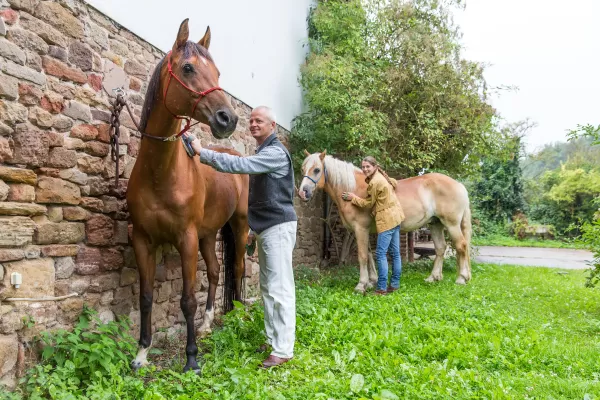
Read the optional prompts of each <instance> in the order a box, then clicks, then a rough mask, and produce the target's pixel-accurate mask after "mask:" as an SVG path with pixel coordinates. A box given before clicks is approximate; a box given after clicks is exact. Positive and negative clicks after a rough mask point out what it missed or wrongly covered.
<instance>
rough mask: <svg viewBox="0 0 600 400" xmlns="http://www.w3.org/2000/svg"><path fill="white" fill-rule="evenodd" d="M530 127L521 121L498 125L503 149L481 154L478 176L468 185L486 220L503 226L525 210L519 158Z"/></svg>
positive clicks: (529, 124) (528, 122) (477, 209)
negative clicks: (517, 213)
mask: <svg viewBox="0 0 600 400" xmlns="http://www.w3.org/2000/svg"><path fill="white" fill-rule="evenodd" d="M533 126H534V124H533V123H531V122H530V121H521V122H518V123H514V124H509V125H507V126H505V127H504V128H502V129H501V133H502V135H503V140H502V142H503V143H504V144H503V148H504V150H505V151H504V152H502V153H498V154H490V155H488V156H487V157H485V158H484V159H483V161H482V163H481V170H480V174H479V177H478V179H476V180H474V182H472V183H471V184H470V185H469V186H470V189H471V190H470V194H471V200H472V202H473V204H474V208H475V210H476V212H479V213H481V214H482V215H480V217H482V218H485V220H486V222H493V223H495V224H499V225H504V224H506V223H507V222H508V221H509V220H510V218H511V217H512V216H513V215H514V214H515V213H516V212H517V211H519V210H521V211H525V209H526V203H525V198H524V196H523V172H522V170H521V165H520V159H521V157H522V155H523V152H524V149H523V144H522V139H523V137H524V136H525V135H526V133H527V131H529V130H530V129H531V128H532V127H533Z"/></svg>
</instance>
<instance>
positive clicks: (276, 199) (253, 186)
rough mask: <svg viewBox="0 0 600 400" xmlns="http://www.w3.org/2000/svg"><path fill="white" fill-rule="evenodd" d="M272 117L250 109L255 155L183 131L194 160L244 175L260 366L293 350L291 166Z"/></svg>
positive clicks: (274, 363)
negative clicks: (261, 341) (255, 266)
mask: <svg viewBox="0 0 600 400" xmlns="http://www.w3.org/2000/svg"><path fill="white" fill-rule="evenodd" d="M275 131H276V122H275V115H274V114H273V111H272V110H271V109H270V108H268V107H265V106H260V107H257V108H255V109H254V110H252V114H251V115H250V133H251V134H252V137H254V139H256V145H257V150H256V154H255V155H252V156H248V157H239V156H234V155H230V154H224V153H218V152H215V151H212V150H208V149H203V148H202V146H201V145H200V141H199V140H198V139H196V138H193V137H192V136H189V135H187V134H186V140H191V139H192V138H193V141H191V146H192V148H193V149H194V151H195V152H196V154H200V162H202V163H203V164H207V165H210V166H212V167H213V168H215V169H216V170H218V171H221V172H228V173H232V174H250V193H249V196H248V224H249V225H250V229H251V231H250V235H251V236H252V237H254V235H256V238H257V239H258V240H257V243H258V263H259V265H260V289H261V293H262V298H263V302H264V305H265V332H266V336H267V345H263V346H261V348H260V349H259V350H261V351H266V350H267V348H268V345H270V346H272V352H271V354H270V355H269V357H268V358H267V359H266V360H265V361H263V363H262V366H263V368H270V367H274V366H277V365H281V364H283V363H285V362H287V361H289V360H290V359H291V358H292V357H293V355H294V354H293V353H294V341H295V332H296V290H295V286H294V273H293V269H292V252H293V249H294V246H295V245H296V226H297V220H298V218H297V217H296V211H295V210H294V170H293V167H292V159H291V157H290V154H289V152H288V151H287V149H286V148H285V146H284V145H283V144H282V143H281V142H280V141H279V139H277V135H276V134H275Z"/></svg>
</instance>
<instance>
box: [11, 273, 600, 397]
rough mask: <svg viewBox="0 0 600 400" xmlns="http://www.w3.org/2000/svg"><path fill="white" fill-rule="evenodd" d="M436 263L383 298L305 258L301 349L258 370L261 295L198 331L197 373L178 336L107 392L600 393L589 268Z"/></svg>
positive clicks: (599, 345)
mask: <svg viewBox="0 0 600 400" xmlns="http://www.w3.org/2000/svg"><path fill="white" fill-rule="evenodd" d="M430 266H431V263H430V262H421V263H415V264H413V265H412V266H411V267H412V269H409V268H406V267H405V271H404V273H403V276H402V284H401V290H400V291H398V292H396V293H394V294H392V295H389V296H385V297H376V296H370V295H368V296H363V295H359V294H355V293H353V288H354V286H355V285H356V283H357V279H358V271H357V269H356V268H353V267H352V268H344V269H341V270H338V271H336V272H331V273H326V274H322V275H318V274H316V273H314V272H311V271H310V270H305V269H299V270H298V275H299V276H298V279H297V311H298V324H297V342H296V354H295V358H294V359H293V360H292V361H291V362H289V363H288V364H286V365H285V366H282V367H279V368H277V369H273V370H269V371H264V370H260V369H257V366H258V365H259V363H260V362H261V361H262V359H263V358H264V357H265V355H261V354H257V353H255V349H256V348H257V347H258V346H259V345H260V344H261V343H262V341H263V337H262V335H261V330H262V327H263V321H262V310H261V308H260V307H259V306H258V305H255V306H253V307H251V308H250V309H249V310H245V309H243V308H242V309H237V310H235V311H233V312H232V313H230V314H228V315H227V316H225V317H224V325H223V327H222V328H221V329H218V330H216V331H215V332H214V333H213V335H212V336H211V337H210V338H208V339H205V340H204V341H203V342H202V345H203V351H204V352H203V355H202V356H201V365H202V374H201V375H200V376H195V375H193V374H191V373H189V374H186V375H183V374H181V373H180V372H179V371H181V368H182V365H181V362H182V361H183V357H182V352H183V347H184V343H183V342H179V344H178V348H179V354H173V355H172V356H170V357H167V358H171V359H172V360H173V361H172V362H171V365H170V368H165V369H162V370H159V369H147V370H146V371H145V372H144V373H143V375H142V376H136V377H125V378H123V377H113V378H111V379H108V380H107V381H106V397H103V398H120V399H134V398H135V399H147V400H157V399H174V400H180V399H302V400H306V399H599V398H600V382H599V379H600V291H598V290H591V289H586V288H584V287H583V283H584V280H585V273H584V272H583V271H559V270H555V269H546V268H524V267H510V266H503V267H500V266H496V265H489V264H474V265H473V280H472V281H471V283H470V284H469V285H467V286H457V285H455V284H454V278H455V272H454V271H452V270H450V271H448V269H446V270H445V272H446V273H445V280H444V281H442V282H440V283H437V284H426V283H425V282H424V281H423V278H425V277H426V276H427V274H428V272H429V268H430ZM164 356H165V354H163V357H164ZM110 394H114V395H115V397H110V396H109V395H110ZM0 397H1V396H0ZM99 398H100V397H99Z"/></svg>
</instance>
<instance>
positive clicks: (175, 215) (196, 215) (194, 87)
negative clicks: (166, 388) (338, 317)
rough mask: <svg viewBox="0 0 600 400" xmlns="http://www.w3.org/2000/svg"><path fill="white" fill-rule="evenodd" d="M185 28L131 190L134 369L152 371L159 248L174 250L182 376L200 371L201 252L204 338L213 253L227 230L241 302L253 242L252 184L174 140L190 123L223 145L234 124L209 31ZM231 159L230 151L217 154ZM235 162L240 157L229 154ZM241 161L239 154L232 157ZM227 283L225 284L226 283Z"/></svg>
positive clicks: (164, 68)
mask: <svg viewBox="0 0 600 400" xmlns="http://www.w3.org/2000/svg"><path fill="white" fill-rule="evenodd" d="M188 34H189V31H188V20H187V19H186V20H185V21H183V23H182V24H181V26H180V28H179V33H178V34H177V39H176V41H175V44H174V45H173V49H172V51H171V52H170V53H169V54H167V55H166V56H165V58H163V59H162V60H161V61H160V62H159V63H158V64H157V66H156V68H155V70H154V73H153V75H152V78H151V81H150V83H149V85H148V91H147V94H146V99H145V103H144V109H143V111H142V117H141V121H140V131H141V132H142V135H143V140H142V141H141V146H140V150H139V155H138V158H137V161H136V163H135V166H134V168H133V171H132V173H131V178H130V180H129V186H128V189H127V205H128V208H129V212H130V213H131V220H132V222H133V233H132V242H133V249H134V251H135V257H136V261H137V265H138V270H139V274H140V313H141V329H140V341H139V345H140V348H139V351H138V355H137V357H136V358H135V360H134V361H133V362H132V366H133V368H134V369H137V368H140V367H142V366H144V365H146V364H147V363H148V361H147V354H148V350H149V348H150V346H151V344H152V333H151V329H152V324H151V314H152V295H153V292H154V275H155V269H156V250H157V247H158V246H160V245H162V244H164V243H169V244H172V245H173V246H174V247H175V248H176V249H177V250H178V251H179V254H180V256H181V265H182V268H183V293H182V295H181V310H182V311H183V315H184V316H185V321H186V324H187V345H186V355H187V362H186V365H185V367H184V371H188V370H190V369H192V370H195V371H198V370H199V367H198V363H197V361H196V355H197V354H198V348H197V346H196V332H195V330H194V316H195V314H196V308H197V302H196V297H195V286H196V271H197V269H198V266H197V261H198V249H200V252H201V254H202V257H203V258H204V261H205V262H206V266H207V276H208V281H209V287H208V299H207V301H206V311H205V313H204V319H203V322H202V326H201V327H200V333H206V332H210V326H211V322H212V320H213V318H214V307H215V306H214V301H215V293H216V289H217V285H218V281H219V271H220V266H219V263H218V260H217V256H216V251H215V245H216V237H217V232H218V231H219V229H220V228H223V229H222V231H221V232H222V237H223V240H224V245H225V250H224V251H225V253H226V254H225V264H226V265H225V271H226V276H228V275H231V274H234V275H235V288H234V290H235V293H234V296H235V299H236V300H240V299H241V285H242V282H241V281H242V275H243V271H244V253H245V248H244V244H245V243H246V240H247V235H248V222H247V214H248V176H247V175H231V174H223V173H219V172H216V171H215V170H214V169H212V168H210V167H208V166H205V165H203V164H201V163H200V162H199V160H198V158H197V157H194V158H190V157H189V156H188V155H187V153H186V152H185V149H184V147H183V145H182V143H180V141H179V140H177V139H178V138H179V137H180V136H181V134H182V133H183V131H181V129H180V127H181V121H182V120H186V121H187V125H186V127H185V128H184V129H183V130H184V131H185V130H187V129H188V128H189V125H190V118H194V119H196V120H197V121H200V122H203V123H206V124H208V125H209V126H210V128H211V131H212V134H213V136H214V137H215V138H226V137H228V136H230V135H231V133H232V132H233V131H234V130H235V127H236V125H237V116H236V115H235V112H234V110H233V109H232V106H231V104H230V102H229V100H228V99H227V97H226V95H225V94H224V93H223V91H222V90H221V89H220V88H219V87H218V79H219V72H218V70H217V67H216V66H215V64H214V62H213V60H212V58H211V56H210V54H209V52H208V47H209V44H210V29H207V31H206V34H205V35H204V37H203V38H202V39H201V40H200V41H199V42H198V43H194V42H191V41H188ZM220 150H222V151H227V150H226V149H220ZM229 152H230V153H232V154H234V153H235V152H233V151H229ZM235 154H239V153H235ZM226 280H227V279H226Z"/></svg>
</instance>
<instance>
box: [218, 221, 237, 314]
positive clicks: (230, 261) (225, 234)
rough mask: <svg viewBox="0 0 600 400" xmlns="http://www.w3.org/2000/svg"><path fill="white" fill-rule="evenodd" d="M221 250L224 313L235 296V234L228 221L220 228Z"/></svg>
mask: <svg viewBox="0 0 600 400" xmlns="http://www.w3.org/2000/svg"><path fill="white" fill-rule="evenodd" d="M221 250H222V252H223V253H222V254H223V265H224V268H225V282H224V283H223V312H225V313H226V312H228V311H231V310H233V299H234V298H235V236H234V234H233V229H232V228H231V225H230V224H229V222H228V223H226V224H225V225H224V226H223V227H222V228H221Z"/></svg>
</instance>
